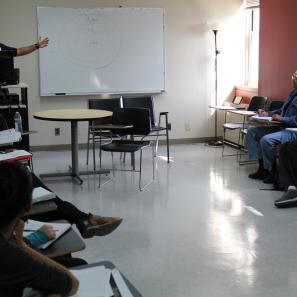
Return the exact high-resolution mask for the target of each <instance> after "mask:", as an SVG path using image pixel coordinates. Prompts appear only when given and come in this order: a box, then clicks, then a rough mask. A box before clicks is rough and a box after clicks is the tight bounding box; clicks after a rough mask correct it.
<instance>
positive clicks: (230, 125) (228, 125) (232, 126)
mask: <svg viewBox="0 0 297 297" xmlns="http://www.w3.org/2000/svg"><path fill="white" fill-rule="evenodd" d="M244 125H245V124H244V123H243V122H242V123H240V122H236V123H225V124H223V127H224V128H225V129H229V130H236V129H242V128H244Z"/></svg>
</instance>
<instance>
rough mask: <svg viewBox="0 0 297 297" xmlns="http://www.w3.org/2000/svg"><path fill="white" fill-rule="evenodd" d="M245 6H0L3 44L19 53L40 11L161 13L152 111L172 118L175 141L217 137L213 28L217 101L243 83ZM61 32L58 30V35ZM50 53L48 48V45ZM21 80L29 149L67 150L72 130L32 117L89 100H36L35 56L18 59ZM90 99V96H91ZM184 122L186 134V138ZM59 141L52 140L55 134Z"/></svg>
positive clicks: (190, 1) (211, 0)
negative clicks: (157, 90)
mask: <svg viewBox="0 0 297 297" xmlns="http://www.w3.org/2000/svg"><path fill="white" fill-rule="evenodd" d="M242 2H243V0H160V1H157V0H122V1H116V0H101V1H99V0H98V1H95V0H23V1H20V0H1V2H0V28H1V30H0V42H2V43H5V44H7V45H10V46H15V47H20V46H23V45H27V44H31V43H35V41H36V39H37V21H36V7H37V6H61V7H96V6H102V7H105V6H119V5H122V6H131V7H164V8H165V14H166V16H165V18H166V19H165V24H166V28H165V56H166V92H165V93H163V94H161V95H159V96H157V98H156V101H155V104H156V111H169V118H170V122H171V123H172V132H171V138H172V139H186V138H203V137H210V136H213V135H214V126H213V125H214V124H213V112H212V111H211V110H210V109H209V107H208V106H209V105H210V104H211V103H213V102H214V35H213V33H212V31H211V24H214V23H220V24H221V27H220V30H219V33H218V46H219V50H220V51H221V53H220V55H219V65H218V69H219V72H218V76H219V86H218V88H219V96H218V97H219V101H224V100H225V98H226V97H227V96H228V95H229V93H230V92H231V91H232V89H233V86H234V85H235V84H238V83H242V81H243V79H242V75H240V71H239V70H240V69H242V67H243V63H244V56H243V54H242V48H243V42H244V39H243V37H242V36H243V34H242V24H243V18H242V15H241V14H240V11H241V10H240V7H241V5H242ZM61 30H63V28H61ZM49 46H50V45H49ZM15 64H16V67H18V68H20V73H21V80H22V81H23V82H26V83H27V84H28V85H29V90H28V95H29V121H30V128H31V129H32V130H38V133H37V134H34V135H32V136H31V138H30V142H31V145H32V146H39V145H52V144H55V145H56V144H69V143H70V125H69V123H60V122H46V121H39V120H35V119H33V117H32V114H33V113H34V112H37V111H40V110H46V109H58V108H85V107H87V103H86V102H87V99H88V98H89V97H88V96H81V97H66V98H63V97H59V98H56V97H42V98H41V97H40V96H39V81H38V77H39V74H38V53H37V52H35V53H33V54H31V55H29V56H24V57H18V58H17V59H16V60H15ZM93 97H94V96H93ZM185 122H189V123H190V126H191V131H189V132H186V131H185ZM55 127H60V128H61V136H54V128H55ZM79 130H80V135H79V141H80V142H81V143H85V142H86V135H87V134H86V131H87V129H86V124H84V123H80V124H79Z"/></svg>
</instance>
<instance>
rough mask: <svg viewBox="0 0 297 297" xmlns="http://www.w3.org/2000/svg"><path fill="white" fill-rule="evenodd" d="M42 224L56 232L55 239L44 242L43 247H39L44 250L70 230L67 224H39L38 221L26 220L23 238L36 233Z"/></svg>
mask: <svg viewBox="0 0 297 297" xmlns="http://www.w3.org/2000/svg"><path fill="white" fill-rule="evenodd" d="M44 224H48V225H51V226H53V228H54V230H55V232H56V238H55V239H53V240H50V241H48V242H46V243H45V244H43V245H41V246H40V248H41V249H46V248H47V247H48V246H49V245H51V244H52V243H53V242H55V241H56V240H57V239H58V238H59V237H61V236H62V235H63V234H64V233H65V232H66V231H67V230H68V229H70V228H71V225H70V224H68V223H52V222H39V221H33V220H28V221H27V222H26V223H25V227H24V236H27V235H29V234H31V233H33V232H34V231H37V230H38V229H40V228H41V227H42V225H44Z"/></svg>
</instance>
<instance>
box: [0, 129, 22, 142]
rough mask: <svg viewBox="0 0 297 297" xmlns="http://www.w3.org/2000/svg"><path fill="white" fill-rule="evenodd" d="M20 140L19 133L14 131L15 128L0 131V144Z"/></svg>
mask: <svg viewBox="0 0 297 297" xmlns="http://www.w3.org/2000/svg"><path fill="white" fill-rule="evenodd" d="M21 140H22V136H21V133H20V132H16V131H15V129H8V130H3V131H0V144H6V143H13V142H19V141H21Z"/></svg>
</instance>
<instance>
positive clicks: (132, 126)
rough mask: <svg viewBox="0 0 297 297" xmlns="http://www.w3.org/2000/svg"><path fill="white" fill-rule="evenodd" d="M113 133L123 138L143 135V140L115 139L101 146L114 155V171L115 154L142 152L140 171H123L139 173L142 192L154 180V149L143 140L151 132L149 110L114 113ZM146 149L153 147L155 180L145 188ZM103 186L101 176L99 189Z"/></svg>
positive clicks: (129, 110) (133, 109)
mask: <svg viewBox="0 0 297 297" xmlns="http://www.w3.org/2000/svg"><path fill="white" fill-rule="evenodd" d="M112 125H113V128H112V131H113V133H116V134H118V135H120V136H122V137H124V136H128V135H142V138H141V140H133V139H132V140H131V139H129V140H128V139H127V138H122V139H113V140H112V141H111V142H110V143H107V144H103V145H101V150H102V151H106V152H111V153H112V171H113V173H114V171H115V170H116V169H115V167H114V162H113V153H114V152H119V153H132V154H134V153H135V152H137V151H140V160H139V170H135V167H134V165H133V168H132V169H131V170H128V169H127V170H121V171H136V172H139V184H138V186H139V190H140V191H142V190H143V189H144V188H146V187H147V186H148V185H150V184H151V183H152V182H153V180H154V175H155V169H154V168H155V166H154V149H153V147H152V145H151V141H147V140H146V141H145V140H143V138H144V137H146V136H147V135H148V134H149V133H150V132H151V122H150V112H149V109H147V108H117V109H115V110H114V111H113V116H112ZM146 147H152V162H153V178H152V180H151V181H150V182H148V183H146V184H145V185H144V186H142V185H141V175H142V150H143V149H144V148H146ZM101 166H102V157H100V169H101ZM100 186H101V175H100V174H99V188H100Z"/></svg>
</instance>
